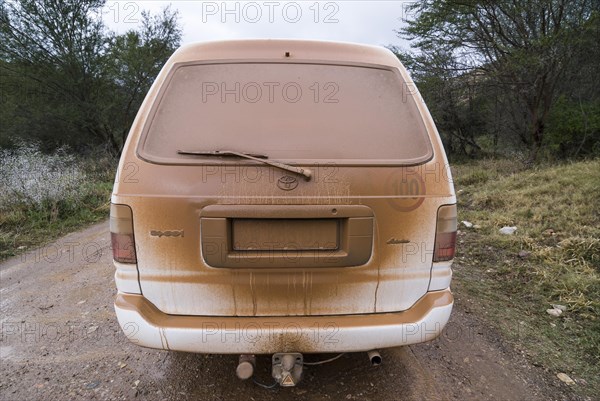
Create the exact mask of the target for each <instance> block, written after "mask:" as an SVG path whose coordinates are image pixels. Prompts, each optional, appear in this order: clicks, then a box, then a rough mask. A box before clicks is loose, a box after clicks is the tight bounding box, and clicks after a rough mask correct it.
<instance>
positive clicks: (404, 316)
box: [115, 289, 453, 354]
mask: <svg viewBox="0 0 600 401" xmlns="http://www.w3.org/2000/svg"><path fill="white" fill-rule="evenodd" d="M452 305H453V297H452V293H451V292H450V290H449V289H446V290H443V291H434V292H428V293H427V294H426V295H425V296H423V298H421V299H420V300H419V301H418V302H417V303H416V304H415V305H414V306H413V307H412V308H410V309H409V310H406V311H403V312H398V313H377V314H368V315H341V316H285V317H262V316H261V317H220V316H173V315H167V314H164V313H162V312H161V311H159V310H158V309H157V308H156V307H155V306H154V305H152V303H150V302H149V301H148V300H147V299H146V298H144V297H143V296H141V295H133V294H124V293H119V294H118V295H117V298H116V300H115V310H116V312H117V318H118V320H119V324H120V325H121V328H122V329H123V331H124V333H125V335H126V336H127V337H128V338H129V339H130V340H131V341H132V342H134V343H136V344H139V345H141V346H144V347H150V348H159V349H169V350H175V351H187V352H197V353H207V354H272V353H276V352H301V353H329V352H358V351H368V350H371V349H382V348H390V347H396V346H401V345H409V344H416V343H421V342H425V341H429V340H433V339H434V338H436V337H437V336H438V335H439V334H440V333H441V331H442V329H443V328H444V326H445V325H446V323H447V322H448V319H449V317H450V312H451V310H452Z"/></svg>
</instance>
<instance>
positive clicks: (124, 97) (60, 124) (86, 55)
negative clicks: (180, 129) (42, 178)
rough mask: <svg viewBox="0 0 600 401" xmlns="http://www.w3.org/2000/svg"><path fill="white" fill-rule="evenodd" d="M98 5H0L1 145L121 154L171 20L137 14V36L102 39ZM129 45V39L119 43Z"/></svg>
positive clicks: (172, 16) (36, 1)
mask: <svg viewBox="0 0 600 401" xmlns="http://www.w3.org/2000/svg"><path fill="white" fill-rule="evenodd" d="M103 5H104V0H15V1H10V2H8V1H2V3H0V71H1V74H2V75H1V78H2V81H1V82H0V84H1V86H2V92H3V97H2V99H0V102H1V103H0V104H1V109H0V116H1V118H2V122H3V126H4V127H3V138H2V141H1V142H0V145H1V144H7V143H9V142H10V141H11V140H12V139H14V138H24V139H25V140H29V139H32V138H35V139H39V140H41V141H42V142H43V143H44V144H45V145H46V147H47V148H51V147H56V146H60V145H62V144H65V143H66V144H70V145H72V146H73V147H74V148H86V147H93V146H105V147H106V148H107V149H109V150H110V151H112V152H114V153H118V152H119V151H120V149H121V148H122V145H123V141H124V139H125V136H126V133H127V131H128V128H129V126H130V125H131V122H132V121H133V116H134V109H135V108H136V107H137V106H139V104H140V103H141V100H140V99H141V97H142V96H143V95H144V94H145V92H146V91H147V90H148V89H149V87H150V85H151V83H152V80H153V79H154V77H155V76H156V74H157V73H158V70H159V68H160V67H159V66H161V65H162V64H163V63H164V62H165V61H166V59H167V58H168V56H169V55H170V54H171V53H172V51H173V50H174V49H175V48H176V47H177V46H178V45H179V41H180V38H181V30H180V28H179V26H178V25H177V13H176V12H172V11H171V10H170V9H168V8H167V9H165V10H164V11H163V13H162V14H161V15H159V16H151V15H149V14H148V13H144V14H143V21H142V26H141V29H140V31H130V32H128V33H126V34H125V35H122V36H116V35H115V34H113V33H111V32H108V31H107V29H106V27H105V26H104V24H103V22H102V18H101V9H102V6H103ZM127 38H129V39H127Z"/></svg>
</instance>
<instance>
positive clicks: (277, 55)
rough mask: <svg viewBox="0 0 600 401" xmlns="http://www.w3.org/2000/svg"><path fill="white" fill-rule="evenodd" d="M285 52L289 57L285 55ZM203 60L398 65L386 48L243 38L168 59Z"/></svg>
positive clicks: (197, 46)
mask: <svg viewBox="0 0 600 401" xmlns="http://www.w3.org/2000/svg"><path fill="white" fill-rule="evenodd" d="M288 53H289V56H286V54H288ZM204 60H238V61H241V60H273V61H275V60H289V61H293V60H314V61H329V62H332V61H333V62H335V61H340V62H352V63H368V64H379V65H388V66H395V67H396V66H398V64H399V61H398V58H397V57H396V56H395V55H394V53H392V52H391V51H389V50H388V49H386V48H383V47H379V46H371V45H363V44H357V43H347V42H331V41H319V40H295V39H244V40H225V41H212V42H200V43H193V44H188V45H184V46H182V47H180V48H179V49H177V51H176V52H175V53H174V54H173V56H172V57H171V59H170V60H169V61H170V62H172V63H180V62H190V61H204Z"/></svg>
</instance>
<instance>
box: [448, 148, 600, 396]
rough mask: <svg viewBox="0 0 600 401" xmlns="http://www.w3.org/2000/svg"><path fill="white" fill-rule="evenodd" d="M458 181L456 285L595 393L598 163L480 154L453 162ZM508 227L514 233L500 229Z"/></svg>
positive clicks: (598, 383)
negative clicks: (529, 164) (530, 164)
mask: <svg viewBox="0 0 600 401" xmlns="http://www.w3.org/2000/svg"><path fill="white" fill-rule="evenodd" d="M454 179H455V185H456V189H457V191H458V200H459V208H458V210H459V230H460V234H459V237H458V238H459V239H458V245H457V246H458V248H457V252H458V253H457V263H456V268H455V278H456V280H455V283H456V287H455V289H456V290H457V291H458V292H460V293H461V294H463V295H467V296H468V297H470V298H471V299H473V300H474V301H473V305H471V307H473V308H475V309H480V312H483V313H481V314H480V315H481V316H485V317H486V319H489V320H490V321H491V322H492V323H493V324H494V325H496V326H497V327H498V328H499V329H500V330H501V331H502V332H503V333H504V334H505V335H506V336H507V338H508V339H509V340H510V341H511V342H512V343H513V344H514V345H515V346H516V347H517V348H518V349H519V350H521V351H522V352H524V353H526V354H527V356H528V357H529V359H530V360H531V361H532V362H533V363H534V364H535V365H537V366H543V367H544V368H546V369H547V370H548V371H549V372H551V373H552V374H554V375H556V374H558V373H566V374H567V375H568V376H570V377H571V378H572V379H573V380H574V381H575V384H573V385H572V386H573V388H574V390H575V391H577V392H578V393H581V394H587V395H590V396H591V395H593V394H596V395H597V394H598V392H599V391H600V210H599V209H598V205H600V185H599V183H600V160H593V161H581V162H576V163H570V162H568V163H562V164H559V165H546V166H544V165H538V166H537V167H535V168H525V167H523V164H522V163H515V162H514V161H513V160H506V159H504V160H482V161H478V162H469V163H465V164H456V165H454ZM463 221H464V222H465V223H463ZM469 223H470V224H472V225H473V226H471V227H470V228H468V227H467V226H468V225H470V224H469ZM505 226H510V227H517V230H516V232H515V233H514V234H512V235H504V234H501V233H500V231H499V230H500V228H502V227H505ZM556 309H560V310H561V312H550V313H549V311H548V310H556ZM551 313H555V314H556V313H559V314H560V316H554V315H552V314H551Z"/></svg>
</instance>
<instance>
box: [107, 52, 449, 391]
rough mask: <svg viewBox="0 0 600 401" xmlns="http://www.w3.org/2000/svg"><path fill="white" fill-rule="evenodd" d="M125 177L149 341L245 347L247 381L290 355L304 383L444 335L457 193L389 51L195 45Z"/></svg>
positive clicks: (128, 326)
mask: <svg viewBox="0 0 600 401" xmlns="http://www.w3.org/2000/svg"><path fill="white" fill-rule="evenodd" d="M118 171H119V174H118V175H117V179H116V180H115V185H114V191H113V194H112V204H111V216H110V231H111V236H112V247H113V256H114V265H115V267H116V274H115V281H116V285H117V288H118V294H117V296H116V300H115V309H116V314H117V317H118V320H119V323H120V325H121V327H122V329H123V331H124V332H125V334H126V335H127V336H128V337H129V338H130V339H131V340H132V341H134V342H135V343H137V344H139V345H141V346H145V347H152V348H159V349H167V350H176V351H187V352H196V353H211V354H218V353H222V354H239V355H240V364H239V366H238V367H237V374H238V376H239V377H240V378H249V377H251V376H252V374H253V368H254V364H255V359H254V356H255V355H257V354H258V355H260V354H267V355H272V364H273V365H272V372H273V377H274V378H275V379H276V380H277V381H278V382H279V384H281V385H284V386H293V385H295V384H296V383H297V382H298V380H300V378H301V375H302V366H303V365H304V356H305V355H306V354H319V353H345V352H367V353H368V355H369V358H371V361H372V363H375V364H376V363H379V362H380V361H381V357H380V355H379V354H378V352H377V350H379V349H383V348H388V347H397V346H402V345H408V344H414V343H419V342H424V341H428V340H431V339H433V338H435V337H436V336H438V335H439V334H440V332H441V330H442V329H443V328H444V325H445V324H446V322H447V321H448V318H449V316H450V312H451V309H452V305H453V297H452V293H451V291H450V280H451V275H452V273H451V264H452V260H453V257H454V247H455V239H456V198H455V194H454V188H453V185H452V180H451V177H450V174H449V172H448V169H447V160H446V155H445V153H444V149H443V147H442V143H441V141H440V138H439V135H438V132H437V131H436V128H435V125H434V123H433V121H432V119H431V116H430V114H429V112H428V110H427V108H426V106H425V104H424V103H423V102H422V99H421V98H420V97H419V95H418V92H417V91H416V89H415V88H414V86H413V85H412V84H411V80H410V78H409V76H408V75H407V72H406V70H405V69H404V67H403V66H402V64H401V63H400V62H399V61H398V59H397V58H396V57H395V55H394V54H393V53H391V52H390V51H389V50H387V49H384V48H379V47H373V46H365V45H357V44H348V43H334V42H319V41H300V40H246V41H224V42H207V43H200V44H193V45H187V46H183V47H181V48H180V49H179V50H177V51H176V52H175V53H174V54H173V56H172V57H171V58H170V59H169V60H168V62H167V63H166V65H165V66H164V68H163V69H162V71H161V73H160V75H159V76H158V77H157V79H156V81H155V83H154V85H153V86H152V88H151V90H150V91H149V93H148V95H147V96H146V99H145V101H144V103H143V105H142V106H141V108H140V110H139V113H138V115H137V118H136V120H135V122H134V123H133V126H132V128H131V131H130V134H129V137H128V139H127V143H126V145H125V147H124V149H123V153H122V157H121V161H120V165H119V170H118ZM314 358H318V356H316V357H315V356H311V359H314ZM365 360H367V359H366V358H365Z"/></svg>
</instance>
